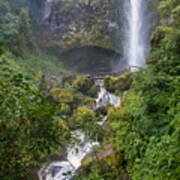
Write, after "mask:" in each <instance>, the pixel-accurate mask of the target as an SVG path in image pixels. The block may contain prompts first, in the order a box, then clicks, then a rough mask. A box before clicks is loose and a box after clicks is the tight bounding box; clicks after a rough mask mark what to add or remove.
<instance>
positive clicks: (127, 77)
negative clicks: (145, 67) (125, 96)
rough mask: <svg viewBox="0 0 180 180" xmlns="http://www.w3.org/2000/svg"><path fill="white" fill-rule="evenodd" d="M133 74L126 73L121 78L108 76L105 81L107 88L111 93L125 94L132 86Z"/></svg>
mask: <svg viewBox="0 0 180 180" xmlns="http://www.w3.org/2000/svg"><path fill="white" fill-rule="evenodd" d="M131 74H132V73H131V72H126V73H124V74H123V75H121V76H118V77H112V76H106V77H105V80H104V85H105V88H106V89H107V90H108V91H110V92H113V93H114V92H117V91H120V92H123V91H126V90H128V89H129V88H130V87H131V84H132V78H131Z"/></svg>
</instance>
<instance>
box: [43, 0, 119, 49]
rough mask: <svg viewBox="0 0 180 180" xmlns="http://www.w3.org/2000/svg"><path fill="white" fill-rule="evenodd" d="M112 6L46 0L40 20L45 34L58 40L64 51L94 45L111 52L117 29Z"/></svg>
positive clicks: (76, 0)
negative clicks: (108, 49) (109, 49)
mask: <svg viewBox="0 0 180 180" xmlns="http://www.w3.org/2000/svg"><path fill="white" fill-rule="evenodd" d="M113 3H114V2H113ZM113 3H110V2H109V1H108V0H98V1H86V0H81V1H80V0H74V1H65V0H59V1H55V0H46V1H45V2H44V6H43V8H42V18H41V21H42V24H43V27H44V28H43V30H45V32H44V33H46V34H47V33H49V34H50V36H51V37H50V38H51V39H55V40H61V47H63V48H69V47H70V48H73V47H77V46H84V45H96V46H101V47H106V48H112V49H113V48H114V47H113V46H114V45H113V36H114V34H115V31H116V30H117V29H118V24H117V23H116V21H115V15H114V14H113V13H115V12H116V11H115V10H113V8H114V5H113ZM43 30H42V31H43Z"/></svg>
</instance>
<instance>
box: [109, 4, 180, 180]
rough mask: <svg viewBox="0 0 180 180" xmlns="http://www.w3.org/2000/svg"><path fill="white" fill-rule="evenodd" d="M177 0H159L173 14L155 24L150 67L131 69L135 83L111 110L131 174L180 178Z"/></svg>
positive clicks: (135, 179)
mask: <svg viewBox="0 0 180 180" xmlns="http://www.w3.org/2000/svg"><path fill="white" fill-rule="evenodd" d="M176 2H177V1H162V3H160V9H161V10H162V8H163V7H164V5H168V9H167V8H166V9H164V8H163V10H167V12H168V13H170V15H172V16H174V17H175V19H173V20H172V21H165V19H164V20H163V21H162V22H161V23H167V24H166V26H165V25H164V26H159V27H158V28H157V29H156V31H155V33H154V37H153V40H154V41H153V51H152V53H151V55H150V61H149V62H150V65H149V67H148V68H146V69H144V70H141V71H139V72H136V73H133V76H132V77H133V83H132V87H131V88H130V90H129V91H128V93H127V94H126V95H125V97H123V100H122V107H121V108H119V109H109V113H108V114H109V120H110V121H111V125H112V127H113V129H114V132H115V133H114V134H113V135H112V138H111V141H112V142H113V143H115V144H116V145H117V147H118V149H119V150H120V151H123V152H124V155H125V161H126V162H127V166H126V171H127V172H128V173H130V174H131V175H132V179H133V180H139V179H147V180H154V179H155V180H161V179H165V180H176V179H180V175H179V172H180V169H179V162H180V159H179V157H180V154H179V152H180V142H179V135H180V114H179V112H180V103H179V102H180V87H179V84H180V78H179V74H180V61H179V59H180V55H179V49H180V44H179V42H180V41H179V40H180V39H179V37H180V30H179V23H178V18H177V17H179V15H178V14H179V13H178V12H177V11H178V8H177V7H176V6H175V4H176ZM174 3H175V4H174ZM171 10H172V11H171ZM174 12H176V14H175V15H176V16H175V15H174ZM163 13H164V11H163ZM171 13H172V14H171ZM168 15H169V14H168ZM163 17H164V16H163ZM176 18H177V19H176Z"/></svg>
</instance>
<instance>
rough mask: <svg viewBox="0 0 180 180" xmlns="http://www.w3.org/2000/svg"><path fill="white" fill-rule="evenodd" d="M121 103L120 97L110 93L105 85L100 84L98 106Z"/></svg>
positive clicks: (118, 104) (116, 105)
mask: <svg viewBox="0 0 180 180" xmlns="http://www.w3.org/2000/svg"><path fill="white" fill-rule="evenodd" d="M120 103H121V101H120V97H117V96H115V95H113V94H111V93H109V92H108V91H107V90H106V89H105V88H104V86H103V85H101V86H100V92H99V94H98V98H97V99H96V107H97V108H99V107H102V106H108V105H112V106H115V107H118V106H120Z"/></svg>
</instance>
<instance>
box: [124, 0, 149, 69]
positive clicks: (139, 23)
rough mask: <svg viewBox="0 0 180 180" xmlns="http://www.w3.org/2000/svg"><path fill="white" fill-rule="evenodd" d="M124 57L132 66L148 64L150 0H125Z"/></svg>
mask: <svg viewBox="0 0 180 180" xmlns="http://www.w3.org/2000/svg"><path fill="white" fill-rule="evenodd" d="M123 3H124V15H125V19H124V23H123V24H124V33H125V37H126V38H125V41H124V42H123V47H124V57H125V59H126V61H127V62H128V65H129V66H130V67H132V68H135V67H143V66H145V65H146V58H147V55H148V52H149V49H150V48H149V47H150V43H149V38H150V29H151V22H150V13H149V11H148V8H147V7H148V3H149V0H124V2H123Z"/></svg>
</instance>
